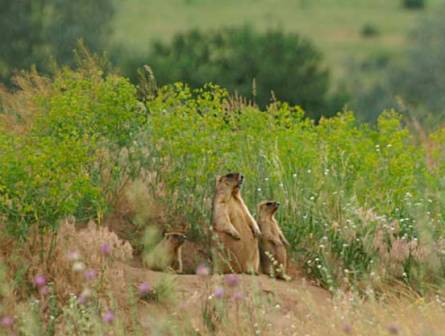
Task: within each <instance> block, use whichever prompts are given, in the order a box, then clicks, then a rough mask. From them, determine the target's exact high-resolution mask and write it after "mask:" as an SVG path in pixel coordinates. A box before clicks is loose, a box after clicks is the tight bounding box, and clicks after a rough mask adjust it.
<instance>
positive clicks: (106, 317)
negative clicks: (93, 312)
mask: <svg viewBox="0 0 445 336" xmlns="http://www.w3.org/2000/svg"><path fill="white" fill-rule="evenodd" d="M102 320H103V321H104V322H105V323H113V321H114V314H113V312H112V311H111V310H110V309H109V310H107V311H106V312H105V313H104V314H103V315H102Z"/></svg>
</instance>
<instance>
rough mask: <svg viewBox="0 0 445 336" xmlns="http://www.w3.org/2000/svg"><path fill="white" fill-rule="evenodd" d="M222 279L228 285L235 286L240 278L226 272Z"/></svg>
mask: <svg viewBox="0 0 445 336" xmlns="http://www.w3.org/2000/svg"><path fill="white" fill-rule="evenodd" d="M224 280H225V282H226V284H227V286H229V287H236V286H238V284H239V282H240V279H239V277H238V276H237V275H236V274H227V275H226V276H225V279H224Z"/></svg>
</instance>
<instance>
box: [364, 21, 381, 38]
mask: <svg viewBox="0 0 445 336" xmlns="http://www.w3.org/2000/svg"><path fill="white" fill-rule="evenodd" d="M361 35H362V36H363V37H375V36H378V35H380V31H379V29H378V28H377V27H376V26H375V25H373V24H372V23H366V24H365V25H364V26H363V27H362V30H361Z"/></svg>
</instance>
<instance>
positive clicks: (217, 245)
mask: <svg viewBox="0 0 445 336" xmlns="http://www.w3.org/2000/svg"><path fill="white" fill-rule="evenodd" d="M242 181H243V176H242V175H241V174H239V173H233V174H227V175H225V176H220V177H218V178H217V181H216V192H215V197H214V200H213V214H212V215H213V220H212V227H213V230H214V232H215V233H216V234H215V235H214V237H213V238H214V239H213V241H212V243H213V246H212V247H213V248H212V250H213V260H214V268H215V271H216V272H217V273H228V272H235V273H252V272H253V273H258V271H259V262H260V258H259V250H258V237H259V236H261V231H260V229H259V227H258V224H257V223H256V221H255V219H254V218H253V217H252V215H251V214H250V212H249V210H248V209H247V207H246V205H245V203H244V201H243V199H242V197H241V193H240V188H241V184H242Z"/></svg>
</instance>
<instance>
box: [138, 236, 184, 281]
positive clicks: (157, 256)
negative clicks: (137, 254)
mask: <svg viewBox="0 0 445 336" xmlns="http://www.w3.org/2000/svg"><path fill="white" fill-rule="evenodd" d="M186 238H187V237H186V236H185V234H183V233H182V232H167V233H165V234H164V238H163V239H162V240H161V241H160V242H159V243H158V244H157V245H156V246H155V247H154V248H153V250H152V251H150V252H149V253H148V254H147V255H146V256H144V260H143V262H144V265H145V266H147V267H148V268H149V269H152V270H154V271H166V270H169V269H173V270H175V271H176V272H177V273H182V253H181V249H182V244H183V243H184V241H185V240H186Z"/></svg>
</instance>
